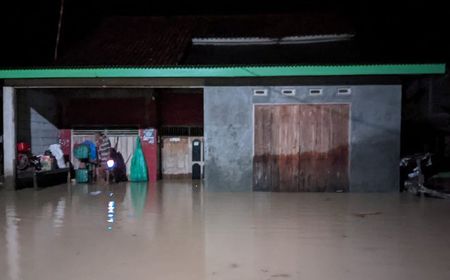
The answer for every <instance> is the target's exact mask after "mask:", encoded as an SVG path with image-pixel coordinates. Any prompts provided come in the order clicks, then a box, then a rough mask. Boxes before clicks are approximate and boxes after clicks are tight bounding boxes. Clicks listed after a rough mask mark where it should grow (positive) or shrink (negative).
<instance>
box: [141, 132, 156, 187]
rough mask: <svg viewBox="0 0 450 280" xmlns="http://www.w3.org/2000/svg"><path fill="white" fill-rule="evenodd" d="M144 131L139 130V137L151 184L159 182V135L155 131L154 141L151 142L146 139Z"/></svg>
mask: <svg viewBox="0 0 450 280" xmlns="http://www.w3.org/2000/svg"><path fill="white" fill-rule="evenodd" d="M144 131H145V129H139V136H140V139H141V145H142V151H143V152H144V157H145V162H146V163H147V172H148V178H149V182H150V183H154V182H156V181H157V180H158V176H157V175H158V173H157V172H158V133H157V131H156V129H153V141H149V140H148V139H145V137H144ZM151 142H153V143H151Z"/></svg>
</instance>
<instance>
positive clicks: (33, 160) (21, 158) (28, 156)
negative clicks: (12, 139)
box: [16, 142, 41, 171]
mask: <svg viewBox="0 0 450 280" xmlns="http://www.w3.org/2000/svg"><path fill="white" fill-rule="evenodd" d="M16 167H17V170H19V171H24V170H26V169H28V168H30V167H32V168H34V169H35V170H36V171H39V170H41V161H40V158H39V157H38V156H34V155H33V154H32V153H31V147H30V145H29V144H27V143H25V142H19V143H17V163H16Z"/></svg>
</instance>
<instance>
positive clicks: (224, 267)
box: [0, 180, 450, 280]
mask: <svg viewBox="0 0 450 280" xmlns="http://www.w3.org/2000/svg"><path fill="white" fill-rule="evenodd" d="M0 279H2V280H17V279H35V280H37V279H46V280H48V279H65V280H69V279H76V280H80V279H83V280H85V279H96V280H103V279H164V280H170V279H180V280H190V279H195V280H202V279H255V280H256V279H263V280H267V279H275V280H276V279H334V280H335V279H345V280H349V279H358V280H360V279H409V280H413V279H421V280H422V279H434V280H437V279H450V200H439V199H432V198H418V197H415V196H412V195H410V194H407V193H405V194H398V193H390V194H374V193H366V194H357V193H264V192H255V193H220V192H204V191H203V186H202V185H201V184H200V183H195V184H192V182H191V181H176V180H172V181H161V182H159V183H158V184H149V185H147V184H146V183H121V184H115V185H114V184H113V185H109V186H97V185H75V184H74V185H61V186H56V187H49V188H45V189H43V190H40V191H34V190H33V189H24V190H20V191H16V192H12V191H5V190H2V191H0Z"/></svg>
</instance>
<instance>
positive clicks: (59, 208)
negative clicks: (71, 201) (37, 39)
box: [53, 197, 66, 235]
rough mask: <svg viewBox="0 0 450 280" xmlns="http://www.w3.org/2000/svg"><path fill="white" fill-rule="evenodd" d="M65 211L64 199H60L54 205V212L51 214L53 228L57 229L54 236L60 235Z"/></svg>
mask: <svg viewBox="0 0 450 280" xmlns="http://www.w3.org/2000/svg"><path fill="white" fill-rule="evenodd" d="M65 209H66V199H65V198H64V197H62V198H61V199H60V200H59V201H58V204H57V205H56V209H55V212H54V214H53V217H54V218H53V227H54V228H56V229H57V231H56V234H57V235H59V234H60V228H62V227H63V226H64V214H65Z"/></svg>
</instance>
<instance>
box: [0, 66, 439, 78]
mask: <svg viewBox="0 0 450 280" xmlns="http://www.w3.org/2000/svg"><path fill="white" fill-rule="evenodd" d="M445 71H446V64H445V63H436V64H372V65H293V66H286V65H284V66H231V67H219V66H211V67H208V66H202V67H196V66H180V67H152V68H145V67H142V68H140V67H134V68H125V67H103V68H42V69H3V70H0V79H45V78H227V77H239V78H244V77H294V76H298V77H302V76H368V75H427V74H445Z"/></svg>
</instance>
